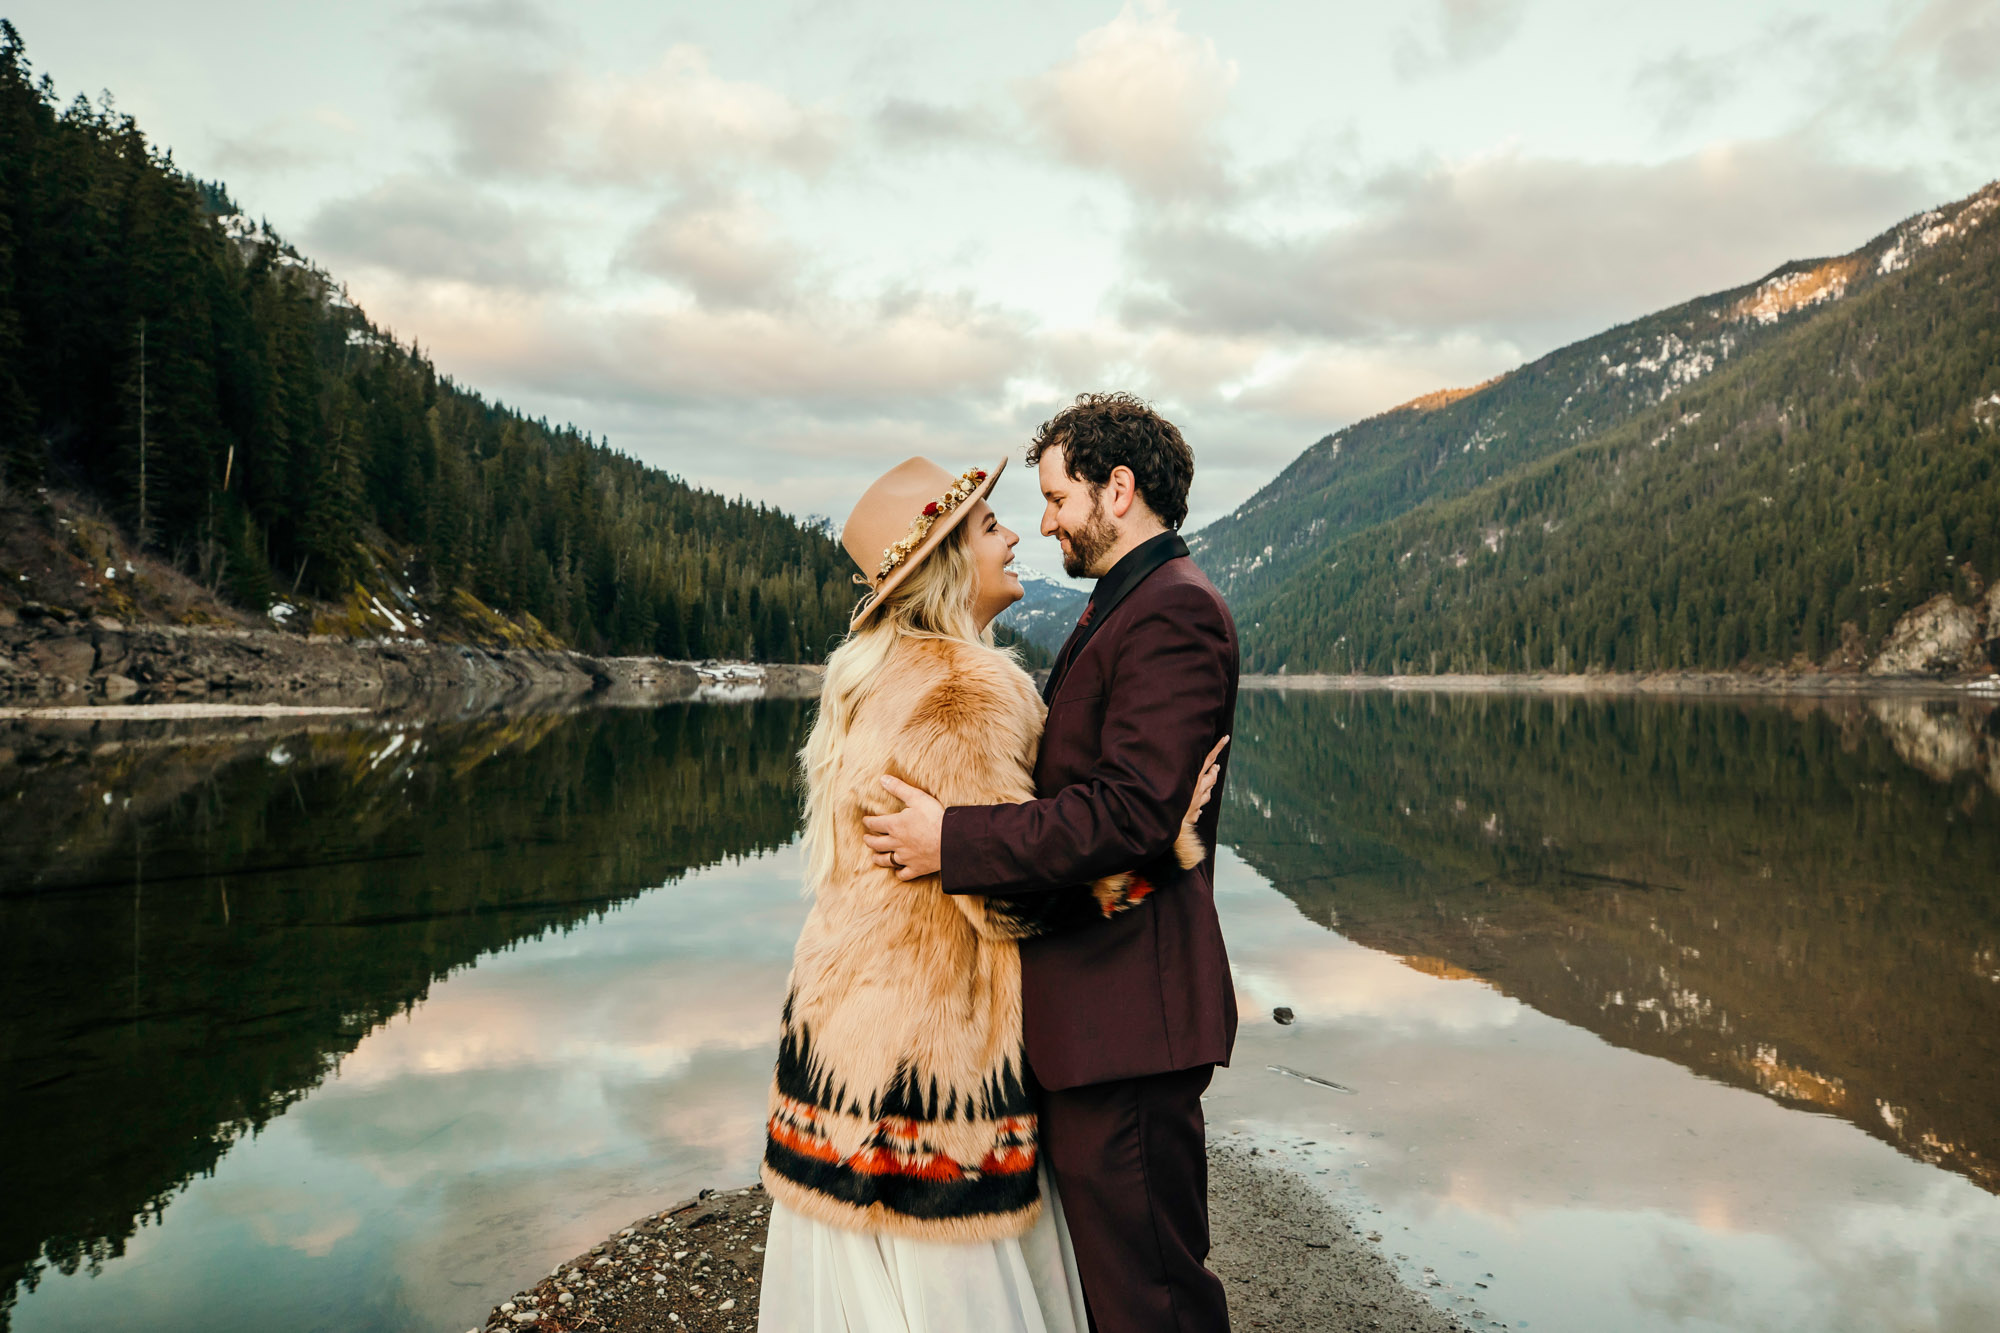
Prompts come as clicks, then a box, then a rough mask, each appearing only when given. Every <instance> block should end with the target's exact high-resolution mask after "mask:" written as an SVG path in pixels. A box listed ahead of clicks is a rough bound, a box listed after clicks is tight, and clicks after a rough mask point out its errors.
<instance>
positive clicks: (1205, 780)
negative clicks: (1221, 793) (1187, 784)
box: [1181, 736, 1229, 829]
mask: <svg viewBox="0 0 2000 1333" xmlns="http://www.w3.org/2000/svg"><path fill="white" fill-rule="evenodd" d="M1227 744H1229V737H1227V736H1224V737H1223V738H1222V739H1221V740H1219V741H1217V742H1216V743H1215V748H1214V749H1212V750H1210V751H1209V752H1208V758H1206V759H1204V760H1202V761H1201V775H1200V776H1199V777H1197V778H1196V779H1195V783H1194V796H1193V797H1192V798H1191V799H1190V800H1189V801H1188V808H1187V813H1186V814H1185V815H1183V816H1181V826H1182V827H1183V828H1190V829H1191V828H1193V827H1194V822H1195V820H1197V819H1199V818H1201V811H1202V807H1203V806H1205V805H1207V804H1208V798H1209V797H1210V796H1212V795H1214V794H1215V780H1216V778H1217V777H1218V776H1220V775H1221V773H1222V765H1221V763H1219V762H1218V761H1219V760H1220V759H1221V758H1222V747H1223V746H1225V745H1227Z"/></svg>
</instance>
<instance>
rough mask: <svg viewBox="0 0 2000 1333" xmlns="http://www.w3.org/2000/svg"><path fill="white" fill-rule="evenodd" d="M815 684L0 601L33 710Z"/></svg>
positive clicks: (472, 703) (3, 683)
mask: <svg viewBox="0 0 2000 1333" xmlns="http://www.w3.org/2000/svg"><path fill="white" fill-rule="evenodd" d="M818 692H819V668H818V667H815V666H795V665H785V664H777V665H760V664H754V663H725V662H673V661H667V660H665V659H661V658H652V657H593V656H590V655H588V654H585V653H578V652H565V651H554V650H547V649H535V648H509V647H487V646H480V645H476V644H470V643H438V642H432V641H430V640H425V639H418V638H376V639H351V638H342V637H338V636H334V635H306V634H296V633H292V632H289V631H285V630H276V629H248V628H238V627H226V626H208V625H128V624H125V623H123V622H121V621H119V620H116V619H114V618H111V617H107V616H91V617H84V616H80V615H77V614H74V613H72V612H68V611H65V610H62V609H59V608H54V607H32V608H22V609H21V610H19V611H17V610H14V609H11V608H0V700H6V699H8V698H9V696H11V699H12V702H14V703H15V704H16V705H19V706H27V707H37V706H39V707H48V706H51V705H54V706H62V705H70V706H76V705H96V704H163V703H178V704H186V703H189V702H216V701H220V700H227V701H229V702H230V703H232V704H237V705H248V704H287V705H309V706H342V707H358V708H364V709H367V710H369V711H371V712H380V711H399V710H404V709H409V710H421V711H445V712H454V713H456V712H483V711H489V710H494V709H516V708H533V707H542V706H549V705H559V704H563V703H566V702H570V701H582V700H584V699H590V700H592V701H593V702H598V703H609V704H614V705H616V704H648V703H662V702H673V701H676V700H682V699H699V698H707V699H732V698H757V697H787V698H797V697H805V696H810V695H815V694H817V693H818Z"/></svg>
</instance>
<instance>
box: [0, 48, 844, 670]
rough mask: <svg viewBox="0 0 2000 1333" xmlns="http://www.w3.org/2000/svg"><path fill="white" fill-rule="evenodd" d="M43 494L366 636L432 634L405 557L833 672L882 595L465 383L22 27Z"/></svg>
mask: <svg viewBox="0 0 2000 1333" xmlns="http://www.w3.org/2000/svg"><path fill="white" fill-rule="evenodd" d="M43 486H47V487H52V488H55V489H57V490H61V491H71V492H76V493H79V494H81V495H82V496H84V497H85V498H86V499H87V500H88V501H90V502H92V503H94V504H96V505H101V506H102V508H103V509H104V510H105V511H107V512H108V514H109V515H110V516H111V517H112V518H114V519H116V521H117V522H118V523H119V525H120V526H122V527H123V528H125V529H126V530H128V531H129V532H131V533H133V534H135V536H136V537H137V539H138V541H139V544H140V545H141V546H142V547H144V548H147V549H149V550H151V551H152V552H153V553H154V554H156V555H158V556H160V557H162V558H163V559H165V560H167V561H169V562H171V563H172V564H173V565H175V566H177V567H178V568H179V569H180V570H182V571H183V572H185V573H186V574H188V575H191V576H193V577H194V578H195V579H196V580H198V581H199V582H200V583H201V584H202V585H203V586H204V587H205V588H207V589H208V590H210V591H211V592H217V593H221V594H223V595H225V596H227V597H228V598H230V599H231V600H232V601H233V602H234V603H235V604H236V605H238V606H241V607H244V608H246V609H247V610H250V611H252V612H256V613H263V612H265V611H266V610H267V608H269V607H271V606H272V604H273V602H274V600H276V599H278V598H280V597H282V598H286V599H290V598H292V597H293V596H294V595H295V594H303V595H308V596H314V597H318V598H322V599H325V600H326V601H328V602H332V603H336V604H344V605H345V607H346V608H348V610H349V611H353V612H354V614H351V615H349V614H344V613H338V612H336V613H333V614H329V615H322V616H318V617H299V618H297V620H298V621H304V620H309V619H314V618H318V619H320V620H321V621H322V622H323V623H324V622H327V621H335V622H338V621H342V620H348V621H353V622H354V624H353V630H354V632H357V633H364V632H377V631H382V630H386V631H387V632H390V633H394V634H401V633H404V632H406V631H410V630H411V628H412V627H411V624H410V622H409V620H408V618H407V617H400V616H398V615H395V614H392V613H386V612H385V614H386V616H387V619H386V620H381V618H380V617H375V618H374V619H375V620H377V621H380V623H372V622H371V617H370V615H369V614H366V613H367V612H372V611H373V609H374V605H375V604H376V603H383V602H384V598H385V597H386V594H384V593H383V592H382V589H383V588H384V587H385V586H387V587H394V586H397V584H396V580H395V579H392V580H390V582H389V583H388V584H385V583H384V582H383V580H382V579H381V578H378V577H376V576H377V575H378V574H379V573H380V567H381V566H382V565H383V564H384V561H385V557H387V558H388V560H389V562H390V563H393V564H394V565H395V566H396V577H397V579H400V581H401V585H402V586H407V587H409V588H411V589H412V590H414V591H415V592H417V593H419V594H421V600H422V601H423V603H424V605H425V606H427V607H428V608H432V609H438V608H448V607H451V606H454V605H466V604H467V603H465V602H464V600H463V599H462V598H460V596H459V594H460V593H463V594H465V595H466V596H467V597H470V598H472V599H474V600H475V601H477V602H481V603H484V604H485V605H486V606H492V607H497V608H499V609H501V610H502V611H504V612H506V613H508V614H509V615H511V616H512V617H513V618H514V619H515V621H516V622H518V628H519V629H520V630H521V631H522V632H523V633H526V634H527V635H528V636H529V637H530V638H537V637H540V636H541V635H542V632H543V627H544V626H545V627H546V629H547V630H548V631H552V632H553V633H554V635H555V636H556V637H557V638H559V639H561V640H562V641H564V642H567V643H569V644H573V645H575V646H577V647H580V648H584V649H586V650H589V651H592V652H642V653H644V652H657V653H661V654H664V655H666V656H670V657H705V656H728V657H753V658H759V659H765V660H786V661H800V660H804V661H811V660H816V659H817V658H819V657H821V656H823V655H824V653H825V651H826V649H827V647H828V645H829V644H830V642H831V641H832V640H833V639H834V638H835V637H837V635H838V634H839V633H840V632H841V631H843V630H844V629H845V627H846V616H847V611H848V609H849V608H850V606H851V604H852V601H853V589H852V587H851V586H850V585H849V583H848V579H847V574H848V564H847V560H846V557H845V556H844V555H843V554H842V553H841V551H840V549H839V547H838V546H837V545H835V544H834V542H833V541H832V540H831V539H830V538H828V537H827V535H826V534H825V533H823V532H818V531H808V530H806V529H804V528H802V527H800V525H799V524H797V523H796V522H794V521H793V520H791V519H790V518H789V517H787V516H786V515H784V514H782V513H779V512H777V511H775V510H770V509H767V508H765V507H764V506H761V505H753V504H747V503H744V502H741V501H731V500H728V499H725V498H724V497H722V496H719V495H716V494H713V493H711V492H706V491H702V490H699V489H697V488H695V487H692V486H689V485H688V484H687V483H685V482H684V481H682V480H680V479H679V478H677V477H672V476H669V475H667V474H665V473H662V472H660V471H658V470H656V469H653V468H650V467H646V466H644V465H643V464H641V463H639V462H637V461H636V460H634V459H631V458H629V457H626V456H624V455H622V454H619V453H617V452H615V451H613V450H612V449H610V448H609V447H607V446H605V445H603V444H602V443H599V442H597V441H595V440H592V439H590V438H589V437H587V436H585V435H583V434H582V433H580V432H578V431H577V430H575V429H574V428H570V427H552V426H550V425H549V424H548V423H547V422H546V421H533V420H529V419H528V418H526V417H524V416H523V415H521V414H520V413H518V412H514V411H510V410H508V409H506V408H504V407H501V406H499V405H497V404H493V403H489V402H488V401H486V400H485V399H483V398H482V397H480V396H479V395H478V394H476V393H473V392H470V391H467V390H465V389H463V388H461V387H459V386H457V385H455V384H453V383H452V382H451V381H450V380H449V379H446V378H444V377H442V376H440V375H439V374H438V373H437V372H436V370H435V369H434V368H433V367H432V366H431V364H430V363H429V361H427V360H426V359H425V358H424V357H423V356H422V355H421V354H420V353H419V352H418V350H417V349H416V347H415V345H414V344H412V345H411V346H410V347H407V348H405V347H403V346H400V345H399V344H398V343H397V342H396V341H395V340H394V339H393V338H391V337H389V336H387V335H385V334H384V333H383V332H382V331H381V330H380V329H378V328H376V327H375V326H374V325H373V324H371V323H370V322H369V321H368V319H367V317H366V316H365V315H364V314H363V313H362V312H361V311H360V310H358V309H356V308H355V307H354V305H353V303H352V302H350V301H349V300H348V299H347V297H346V294H345V292H344V290H343V289H342V288H341V287H340V286H339V284H337V283H336V282H335V281H334V280H333V279H332V278H330V277H329V276H328V275H327V274H325V273H324V272H323V271H321V270H319V269H318V268H317V267H315V266H314V265H312V264H311V263H310V262H309V261H307V260H306V259H304V258H303V257H302V256H300V255H299V254H298V252H297V251H295V250H294V249H292V248H291V247H290V246H288V245H286V244H285V243H284V242H283V240H282V239H280V238H279V237H278V236H276V235H275V234H273V233H272V232H271V230H270V229H269V228H268V227H263V226H257V225H255V224H253V223H251V222H250V220H249V219H248V218H246V217H244V216H243V215H242V214H241V212H240V211H239V210H238V209H237V208H236V206H235V204H234V203H233V202H231V201H230V200H229V198H228V196H227V193H226V192H225V191H224V190H223V189H222V188H221V187H220V186H214V185H205V184H203V183H201V182H197V181H193V180H191V179H189V178H188V177H187V176H186V175H185V174H183V173H182V172H180V171H179V170H178V168H176V167H175V165H174V163H173V161H172V158H171V156H168V155H164V154H161V153H158V152H157V151H156V150H155V149H154V148H153V147H152V146H151V145H150V144H148V142H147V140H146V138H145V136H144V135H143V134H142V133H141V132H140V130H139V128H138V126H137V125H136V124H135V123H134V122H133V120H132V119H131V118H130V117H129V116H124V115H120V114H117V113H116V112H114V111H112V110H111V109H110V107H109V105H108V104H107V105H105V106H103V107H93V106H91V105H89V104H88V103H86V102H84V101H83V100H81V99H78V100H77V101H76V102H74V103H72V104H70V105H69V106H68V107H65V108H58V107H57V106H56V104H55V102H54V97H53V93H52V91H51V89H50V87H49V85H48V84H47V82H46V81H43V82H41V83H39V84H38V83H37V82H36V81H35V80H34V78H33V76H32V74H31V72H30V70H29V67H28V62H27V57H26V53H25V51H24V50H23V48H22V45H21V41H20V38H19V35H18V34H17V33H16V32H15V31H14V29H13V28H12V27H11V26H10V25H7V24H6V23H5V22H4V20H0V489H11V490H12V491H13V492H14V493H15V494H16V496H17V497H19V496H21V495H23V494H26V495H30V496H32V495H33V494H34V493H35V491H36V489H37V488H39V487H43ZM0 498H4V496H0ZM42 522H43V523H44V524H45V525H46V526H47V527H48V529H49V535H50V536H51V537H52V538H60V537H62V534H61V533H60V532H59V531H58V529H59V528H60V524H59V522H58V521H57V519H56V518H55V517H54V516H51V515H49V514H44V516H43V518H42ZM58 544H60V543H58ZM45 563H46V562H45ZM32 572H33V573H34V574H39V573H41V572H42V571H41V570H40V569H39V568H37V569H36V570H34V571H32ZM6 574H7V577H5V578H4V579H0V609H4V608H5V607H6V605H7V603H8V599H11V598H15V597H17V596H19V592H18V588H17V585H18V584H19V583H20V582H21V581H22V579H23V577H26V576H29V575H30V571H28V570H25V569H23V570H9V571H6ZM110 577H111V576H110V574H109V573H107V574H106V575H104V579H107V580H108V579H110ZM99 581H100V580H98V579H97V578H96V576H94V575H93V576H92V579H91V580H90V582H91V585H92V586H91V587H90V588H87V589H83V590H81V591H79V593H78V594H77V596H78V599H79V600H84V599H88V598H90V597H92V596H93V595H94V594H95V593H97V592H98V591H101V590H100V589H98V588H97V587H96V584H97V582H99ZM141 605H143V599H141ZM357 608H359V609H358V610H357ZM479 609H481V608H475V611H477V610H479ZM363 622H371V623H363ZM295 623H297V622H295Z"/></svg>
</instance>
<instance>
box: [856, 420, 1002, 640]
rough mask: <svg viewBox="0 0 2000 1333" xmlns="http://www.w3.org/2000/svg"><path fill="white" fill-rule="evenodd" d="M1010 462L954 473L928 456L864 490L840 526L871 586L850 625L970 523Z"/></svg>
mask: <svg viewBox="0 0 2000 1333" xmlns="http://www.w3.org/2000/svg"><path fill="white" fill-rule="evenodd" d="M1006 466H1007V459H1006V458H1005V456H1002V458H1001V459H1000V461H999V462H997V463H995V464H994V465H993V466H992V467H991V468H988V469H986V470H985V471H983V472H982V471H981V470H980V469H978V468H968V469H966V470H965V471H964V472H962V473H960V474H959V475H958V476H955V477H954V476H953V475H952V474H951V473H949V472H946V471H945V470H944V469H943V468H941V467H939V466H938V465H937V464H936V463H933V462H931V460H930V459H928V458H910V459H905V460H904V461H903V462H901V463H898V464H896V466H894V467H892V468H890V469H889V470H888V471H887V472H885V473H883V474H882V475H881V476H880V477H877V478H876V479H875V484H874V485H872V486H870V487H869V488H868V489H867V491H865V492H864V493H863V494H862V496H861V499H860V501H859V502H858V503H856V504H855V506H854V512H853V513H851V514H849V515H848V516H847V526H845V527H843V528H842V529H841V530H840V544H841V545H842V546H845V547H846V548H847V554H848V557H849V558H850V559H852V560H853V561H854V563H855V564H857V565H859V566H860V567H861V574H862V577H861V578H859V579H857V580H855V581H856V582H858V583H861V584H863V585H865V586H866V587H868V588H869V589H870V592H869V595H868V600H867V601H865V602H863V603H862V604H861V605H860V606H859V607H857V608H856V609H855V612H854V619H853V620H851V621H849V622H848V626H847V628H848V629H849V630H850V631H852V630H857V629H860V628H861V626H862V625H863V624H865V623H866V622H867V620H868V617H870V616H871V615H873V614H874V613H875V612H876V611H877V610H879V609H880V608H881V606H882V604H883V602H885V601H887V600H888V597H889V594H890V593H891V592H894V591H895V590H896V587H897V585H899V584H900V583H902V581H903V580H904V579H906V578H908V577H909V576H910V571H911V570H913V569H915V568H916V567H917V566H918V565H920V564H922V563H923V559H924V557H925V556H927V555H929V554H930V553H931V552H932V551H935V550H936V549H937V548H938V543H940V542H942V541H943V540H944V539H945V537H946V536H947V535H948V534H949V533H950V532H951V530H952V529H953V528H955V527H957V526H958V525H959V524H960V523H962V522H964V521H965V516H966V514H968V513H970V512H971V510H972V506H973V505H975V504H977V503H978V502H979V501H981V500H983V499H985V498H986V496H987V493H988V492H990V491H991V490H992V489H993V483H994V482H996V481H998V480H1000V473H1001V471H1002V470H1003V469H1005V468H1006Z"/></svg>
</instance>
